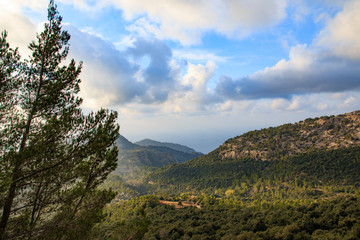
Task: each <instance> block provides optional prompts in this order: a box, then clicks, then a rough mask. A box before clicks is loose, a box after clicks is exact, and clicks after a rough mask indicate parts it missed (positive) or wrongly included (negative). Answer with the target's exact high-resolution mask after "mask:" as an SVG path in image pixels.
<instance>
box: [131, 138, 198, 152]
mask: <svg viewBox="0 0 360 240" xmlns="http://www.w3.org/2000/svg"><path fill="white" fill-rule="evenodd" d="M135 144H137V145H140V146H144V147H153V146H155V147H167V148H170V149H173V150H176V151H179V152H184V153H197V152H196V151H195V150H194V149H192V148H189V147H187V146H184V145H180V144H176V143H167V142H158V141H154V140H151V139H143V140H141V141H139V142H136V143H135ZM198 154H200V155H203V154H202V153H198Z"/></svg>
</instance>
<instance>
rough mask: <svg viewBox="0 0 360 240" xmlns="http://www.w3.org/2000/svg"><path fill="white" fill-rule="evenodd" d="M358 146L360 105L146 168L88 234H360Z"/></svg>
mask: <svg viewBox="0 0 360 240" xmlns="http://www.w3.org/2000/svg"><path fill="white" fill-rule="evenodd" d="M359 143H360V112H359V111H357V112H352V113H348V114H343V115H339V116H336V117H335V116H331V117H321V118H316V119H306V120H305V121H301V122H299V123H295V124H285V125H282V126H279V127H276V128H267V129H262V130H257V131H251V132H248V133H245V134H243V135H241V136H238V137H235V138H232V139H229V140H227V141H226V142H225V143H224V144H222V145H221V146H220V147H219V148H217V149H215V150H214V151H212V152H211V153H209V154H207V155H204V156H201V157H198V158H196V159H193V160H190V161H187V162H185V163H183V164H171V165H169V166H166V167H163V168H160V169H158V170H155V171H154V172H152V173H151V174H149V175H148V176H147V177H146V178H145V179H144V181H143V184H141V187H142V190H143V192H147V193H148V194H152V195H150V196H142V197H136V198H133V199H132V200H130V201H120V202H116V203H113V204H112V205H110V206H109V207H108V208H107V218H106V220H105V221H104V222H103V223H101V224H99V225H98V226H97V227H96V228H94V229H93V237H94V239H354V240H355V239H360V212H359V209H360V208H359V199H360V172H359V169H360V144H359ZM128 190H129V191H131V189H128ZM153 194H155V195H153ZM164 200H166V201H164ZM191 206H194V207H191Z"/></svg>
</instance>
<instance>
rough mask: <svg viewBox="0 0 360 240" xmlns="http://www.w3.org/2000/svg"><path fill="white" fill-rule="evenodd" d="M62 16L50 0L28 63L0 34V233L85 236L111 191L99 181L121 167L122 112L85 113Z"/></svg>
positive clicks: (8, 235)
mask: <svg viewBox="0 0 360 240" xmlns="http://www.w3.org/2000/svg"><path fill="white" fill-rule="evenodd" d="M61 21H62V18H61V16H59V14H58V12H57V10H56V6H55V5H54V2H53V1H50V4H49V8H48V22H47V23H46V24H45V28H44V30H43V32H41V33H40V34H39V35H37V41H36V42H32V43H31V44H30V45H29V48H30V50H32V55H31V56H30V57H29V59H28V60H25V61H20V56H19V54H18V52H17V50H12V49H11V48H9V44H8V43H7V42H6V32H4V33H2V35H1V38H0V60H1V62H0V94H1V95H0V97H1V99H0V113H1V114H0V116H1V117H0V124H1V125H0V143H1V147H0V162H1V163H0V167H1V168H0V191H1V192H0V204H1V208H2V211H1V221H0V239H8V238H20V239H24V238H27V239H74V238H76V239H81V238H83V239H86V233H89V232H90V231H89V229H91V227H92V225H93V224H94V223H95V222H96V221H98V220H99V219H100V217H101V209H102V207H103V206H104V205H105V204H106V203H107V202H108V201H110V200H111V199H112V198H113V197H114V195H113V193H112V192H111V191H107V190H102V191H100V190H97V186H98V185H99V184H100V183H101V182H102V181H104V179H105V178H106V177H107V175H108V174H109V173H110V172H111V171H113V170H114V169H115V168H116V161H117V153H118V150H117V148H116V147H115V145H114V142H115V140H116V139H117V138H118V135H119V133H118V131H119V126H118V125H117V124H116V119H117V113H116V112H112V111H108V110H106V109H101V110H99V111H97V112H95V113H90V114H89V115H84V114H83V113H82V111H81V108H80V105H81V103H82V99H81V98H79V97H78V95H77V94H78V92H79V90H80V88H79V84H80V79H79V74H80V72H81V67H82V63H80V64H79V65H77V64H76V63H75V61H74V60H71V61H70V63H69V64H68V65H65V64H64V63H63V60H65V59H66V57H67V55H68V51H69V45H68V42H69V39H70V35H69V34H68V33H67V32H66V31H64V30H62V28H61Z"/></svg>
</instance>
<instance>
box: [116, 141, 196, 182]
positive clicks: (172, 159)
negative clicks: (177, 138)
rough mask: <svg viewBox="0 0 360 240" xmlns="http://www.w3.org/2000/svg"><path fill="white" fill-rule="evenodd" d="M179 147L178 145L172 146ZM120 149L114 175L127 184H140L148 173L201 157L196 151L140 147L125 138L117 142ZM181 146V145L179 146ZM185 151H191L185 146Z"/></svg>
mask: <svg viewBox="0 0 360 240" xmlns="http://www.w3.org/2000/svg"><path fill="white" fill-rule="evenodd" d="M172 145H174V146H177V145H178V144H172ZM117 146H118V148H119V155H118V166H117V169H116V170H115V171H114V173H113V174H114V175H118V176H120V177H121V178H122V179H123V180H124V181H125V182H127V183H130V184H134V183H138V182H139V181H140V180H141V179H142V178H143V177H144V176H145V175H146V174H147V173H148V172H150V171H153V170H154V169H157V168H160V167H164V166H167V165H170V164H173V163H182V162H185V161H187V160H190V159H192V158H195V157H198V156H200V154H199V153H196V152H195V151H194V150H193V152H192V153H188V152H182V151H178V150H174V149H170V148H167V147H155V146H150V147H146V146H140V145H138V144H134V143H131V142H130V141H129V140H127V139H126V138H125V137H124V136H120V137H119V138H118V140H117ZM179 146H181V145H179ZM183 149H186V150H188V149H191V148H189V147H186V146H183Z"/></svg>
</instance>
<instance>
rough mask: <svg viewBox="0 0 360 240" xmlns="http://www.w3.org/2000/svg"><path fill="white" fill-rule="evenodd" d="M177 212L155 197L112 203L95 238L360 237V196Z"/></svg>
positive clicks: (218, 204) (214, 202) (219, 203)
mask: <svg viewBox="0 0 360 240" xmlns="http://www.w3.org/2000/svg"><path fill="white" fill-rule="evenodd" d="M192 201H194V202H197V203H199V204H201V205H202V206H203V207H202V208H201V209H197V208H194V207H187V208H181V209H175V208H174V207H173V206H166V205H160V204H159V199H158V198H157V197H155V196H144V197H140V198H135V199H132V200H130V201H123V202H119V203H116V204H112V205H111V206H109V207H108V208H107V211H106V219H105V220H104V221H103V222H102V223H101V224H99V225H97V226H96V227H95V228H94V229H93V239H99V240H100V239H166V240H168V239H348V240H350V239H354V240H355V239H359V238H360V197H359V196H344V197H338V198H335V199H331V200H325V199H324V200H321V201H316V202H309V201H301V200H297V201H293V202H285V201H283V202H278V201H276V202H256V203H255V202H253V203H251V204H250V205H249V204H244V203H243V202H241V200H238V199H234V198H226V199H216V198H214V197H211V196H207V195H202V196H200V197H197V198H195V199H192Z"/></svg>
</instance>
